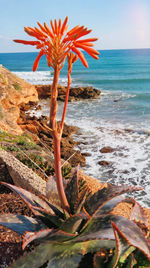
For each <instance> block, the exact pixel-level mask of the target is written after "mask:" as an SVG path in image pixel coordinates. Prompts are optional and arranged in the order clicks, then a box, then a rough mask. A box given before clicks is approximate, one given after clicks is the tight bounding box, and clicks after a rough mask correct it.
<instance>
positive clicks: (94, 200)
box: [85, 184, 141, 215]
mask: <svg viewBox="0 0 150 268" xmlns="http://www.w3.org/2000/svg"><path fill="white" fill-rule="evenodd" d="M138 190H141V188H140V187H133V186H126V185H122V186H119V185H111V184H108V186H107V187H106V188H103V189H100V190H99V191H97V192H96V193H95V194H93V195H92V196H91V197H90V198H89V199H88V200H87V201H86V203H85V209H86V210H87V212H88V213H89V214H90V215H93V214H96V213H97V215H98V213H99V210H100V208H101V207H102V206H104V204H105V203H106V202H108V201H109V200H111V199H112V198H114V197H116V196H118V195H121V194H124V193H129V192H133V191H138Z"/></svg>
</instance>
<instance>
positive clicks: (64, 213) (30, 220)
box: [0, 17, 150, 268]
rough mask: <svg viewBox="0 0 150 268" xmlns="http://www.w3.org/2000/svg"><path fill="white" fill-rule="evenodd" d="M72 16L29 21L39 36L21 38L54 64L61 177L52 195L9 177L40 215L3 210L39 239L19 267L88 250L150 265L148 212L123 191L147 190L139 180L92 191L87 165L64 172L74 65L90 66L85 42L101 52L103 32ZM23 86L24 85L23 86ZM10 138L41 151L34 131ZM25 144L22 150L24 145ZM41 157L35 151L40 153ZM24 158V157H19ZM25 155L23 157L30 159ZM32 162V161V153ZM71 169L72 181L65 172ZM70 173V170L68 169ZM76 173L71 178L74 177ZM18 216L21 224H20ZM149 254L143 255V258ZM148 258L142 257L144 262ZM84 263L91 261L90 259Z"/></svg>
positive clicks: (109, 263)
mask: <svg viewBox="0 0 150 268" xmlns="http://www.w3.org/2000/svg"><path fill="white" fill-rule="evenodd" d="M67 22H68V18H67V17H66V19H65V20H64V22H63V23H61V20H59V21H58V22H57V21H56V20H55V21H54V23H53V22H52V21H51V29H50V28H49V26H48V25H47V24H46V23H45V24H44V26H43V25H41V24H40V23H38V26H39V27H40V28H37V27H35V28H31V27H27V28H26V27H25V31H26V32H27V33H28V34H29V35H31V36H33V37H35V38H36V39H37V41H24V40H15V42H18V43H23V44H27V45H35V46H36V47H37V48H38V49H40V52H39V54H38V56H37V58H36V60H35V62H34V64H33V71H35V70H36V69H37V67H38V63H39V60H40V58H41V56H43V55H45V56H46V59H47V64H48V66H49V67H50V66H51V67H52V68H53V69H54V76H53V84H52V87H51V102H50V116H49V126H48V125H47V126H45V127H46V128H47V130H48V131H49V132H50V133H51V136H52V138H53V146H54V147H53V150H54V169H55V172H54V176H52V177H50V178H49V180H48V188H49V193H50V195H49V196H48V197H46V196H42V197H39V196H37V195H35V194H33V193H31V192H29V191H27V190H25V189H22V188H19V187H17V186H14V185H10V184H7V183H4V182H3V183H2V185H5V186H7V187H8V188H10V189H11V190H13V191H14V192H16V193H17V194H19V196H20V197H21V198H22V199H23V201H24V202H25V203H26V205H27V206H28V207H29V208H30V210H31V211H32V213H33V215H34V217H27V216H25V215H12V214H4V215H1V216H0V224H1V225H4V226H6V227H8V228H10V229H12V230H14V231H15V232H18V233H19V234H21V235H22V236H23V245H22V247H23V249H25V248H26V247H27V246H28V245H29V244H30V243H33V245H34V249H33V250H32V251H31V252H28V253H27V254H26V255H25V256H23V257H21V258H19V259H18V260H17V261H16V262H14V263H13V264H12V266H11V267H14V268H15V267H16V268H17V267H27V268H28V267H29V266H31V267H35V268H36V267H41V266H42V265H44V264H46V265H47V267H60V268H63V267H85V266H84V261H85V259H84V256H85V255H86V256H87V254H91V255H92V264H90V265H91V266H90V267H92V266H93V267H94V268H97V267H108V268H109V267H139V265H142V266H143V265H145V266H143V267H148V265H149V260H150V249H149V242H148V239H149V232H148V224H147V218H146V216H145V213H144V210H143V208H142V207H141V206H140V205H139V204H138V203H137V202H136V201H135V200H134V199H133V198H125V197H124V196H122V195H123V194H125V193H129V192H132V191H139V190H141V188H139V187H132V186H131V187H130V186H125V185H122V186H118V185H111V184H108V185H107V186H106V187H103V188H102V189H99V190H98V191H97V192H96V193H94V194H92V193H91V190H90V189H89V188H88V187H87V185H85V182H84V181H83V180H82V179H81V177H80V173H79V168H75V169H74V171H73V170H72V175H71V176H70V170H69V172H67V170H65V171H64V174H62V167H61V139H62V135H63V129H64V119H65V115H66V109H67V103H68V98H69V90H70V84H71V71H72V66H73V64H74V63H75V62H76V61H77V60H78V58H79V59H80V60H81V62H82V63H83V65H84V66H85V67H88V64H87V61H86V59H85V57H84V54H83V53H82V52H81V50H80V49H83V50H84V51H85V52H87V53H88V54H89V55H90V56H92V57H93V58H95V59H98V54H99V53H98V52H97V51H96V50H95V49H93V48H91V47H92V46H93V42H94V41H96V40H97V39H96V38H88V39H80V38H81V37H84V36H85V35H87V34H89V33H90V32H91V30H88V29H87V28H85V27H84V26H76V27H74V28H73V29H72V30H70V31H69V32H67V33H66V31H67V29H68V25H67ZM65 59H67V63H68V85H67V88H66V98H65V102H64V109H63V113H62V118H61V121H60V123H59V124H58V122H57V120H56V115H57V105H58V104H57V96H58V79H59V74H60V71H61V69H62V68H63V66H64V62H65ZM17 90H18V89H17ZM1 135H2V139H3V141H4V140H5V142H8V140H9V142H11V141H10V140H12V143H13V142H14V141H15V143H17V147H15V146H14V148H16V149H13V146H11V147H9V145H8V144H5V145H3V146H6V147H7V150H10V151H12V150H15V151H16V150H18V151H19V152H20V150H28V149H29V150H32V149H37V150H39V151H40V150H41V149H40V148H39V147H38V146H37V145H35V144H34V143H33V142H32V140H31V139H30V138H29V137H28V136H24V137H22V136H21V137H17V138H16V137H13V136H12V135H8V136H7V134H6V133H1ZM19 148H20V149H19ZM32 156H33V158H32ZM32 156H31V155H30V158H32V161H31V159H30V161H31V162H32V163H33V162H35V163H38V165H41V166H40V168H41V169H44V166H43V158H42V156H40V157H39V156H38V155H36V156H35V154H34V155H32ZM19 158H20V160H21V159H22V157H21V156H19ZM22 161H23V159H22ZM26 162H27V163H26V164H29V165H30V164H31V162H29V161H28V160H27V161H26ZM65 174H66V176H65V177H66V178H67V180H64V178H63V175H65ZM68 174H69V175H68ZM68 178H69V179H68ZM120 202H127V203H130V204H132V211H131V215H130V218H129V219H127V218H125V217H122V216H118V215H114V214H112V211H113V209H114V208H115V207H116V206H117V205H118V204H119V203H120ZM14 223H15V224H14ZM141 256H142V257H141ZM141 258H142V264H141ZM82 262H83V266H82Z"/></svg>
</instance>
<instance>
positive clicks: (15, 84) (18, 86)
mask: <svg viewBox="0 0 150 268" xmlns="http://www.w3.org/2000/svg"><path fill="white" fill-rule="evenodd" d="M13 87H14V88H15V90H18V91H21V90H22V87H21V86H20V85H19V84H18V83H17V82H16V83H14V84H13Z"/></svg>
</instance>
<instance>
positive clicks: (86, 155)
mask: <svg viewBox="0 0 150 268" xmlns="http://www.w3.org/2000/svg"><path fill="white" fill-rule="evenodd" d="M82 155H83V156H85V157H89V156H91V154H90V153H87V152H85V153H82Z"/></svg>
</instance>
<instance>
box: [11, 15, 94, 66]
mask: <svg viewBox="0 0 150 268" xmlns="http://www.w3.org/2000/svg"><path fill="white" fill-rule="evenodd" d="M67 23H68V17H66V18H65V20H64V22H63V23H62V22H61V19H59V21H58V22H57V21H56V20H55V21H54V23H53V21H52V20H51V21H50V25H51V29H50V27H49V26H48V25H47V24H46V23H44V25H42V24H41V23H40V22H37V24H38V26H39V28H37V27H34V28H32V27H24V30H25V32H26V33H27V34H28V35H30V36H32V37H35V38H36V39H37V41H25V40H14V41H15V42H17V43H22V44H24V45H32V46H36V48H37V49H40V52H39V54H38V56H37V58H36V60H35V62H34V64H33V71H36V70H37V68H38V64H39V60H40V58H41V57H42V56H43V55H45V56H46V59H47V64H48V66H49V67H50V66H52V67H53V69H55V68H56V66H57V67H58V68H59V69H61V68H62V67H63V65H64V61H65V58H66V56H67V55H68V53H69V52H70V51H73V52H74V53H75V54H77V55H78V57H79V58H80V60H81V62H82V63H83V65H84V66H85V67H87V68H88V63H87V61H86V59H85V57H84V54H83V53H82V52H81V50H80V49H82V50H84V51H86V52H87V53H88V54H89V55H90V56H91V57H93V58H95V59H98V55H99V52H98V51H97V50H95V49H93V48H92V46H93V42H95V41H96V40H97V38H88V39H80V38H82V37H83V36H85V35H87V34H89V33H90V32H91V31H92V30H88V29H87V28H85V27H84V26H80V25H77V26H76V27H74V28H73V29H71V30H70V31H68V32H67V30H68V27H69V26H68V25H67ZM66 32H67V33H66Z"/></svg>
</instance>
